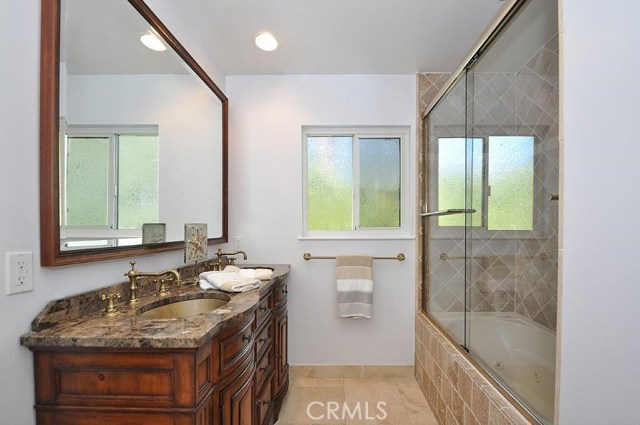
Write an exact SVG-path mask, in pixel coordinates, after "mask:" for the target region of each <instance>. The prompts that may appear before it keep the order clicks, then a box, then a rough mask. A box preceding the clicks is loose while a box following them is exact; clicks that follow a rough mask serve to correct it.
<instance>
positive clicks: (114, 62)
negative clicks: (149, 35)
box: [60, 0, 188, 75]
mask: <svg viewBox="0 0 640 425" xmlns="http://www.w3.org/2000/svg"><path fill="white" fill-rule="evenodd" d="M60 20H61V30H60V35H61V39H60V53H61V62H64V64H65V66H66V70H67V73H68V74H69V75H117V74H187V73H188V70H187V68H186V65H184V64H183V61H182V59H181V58H180V57H179V56H178V55H177V54H176V53H175V52H174V51H173V50H172V49H170V48H169V49H167V50H166V51H164V52H155V51H153V50H150V49H148V48H146V47H144V45H142V43H140V34H142V33H144V32H145V31H147V30H149V29H150V28H151V26H150V25H149V24H148V23H147V21H145V20H144V18H143V17H142V16H140V14H139V13H138V12H137V11H136V10H135V9H134V8H133V7H131V5H130V4H129V3H128V2H127V1H126V0H108V1H106V0H64V1H63V2H62V10H61V19H60ZM165 45H166V43H165Z"/></svg>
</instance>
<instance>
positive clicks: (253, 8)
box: [206, 0, 504, 75]
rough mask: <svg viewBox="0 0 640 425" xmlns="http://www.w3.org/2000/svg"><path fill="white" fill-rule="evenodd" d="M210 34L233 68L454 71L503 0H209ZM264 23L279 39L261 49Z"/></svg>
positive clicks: (226, 67)
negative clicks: (272, 46)
mask: <svg viewBox="0 0 640 425" xmlns="http://www.w3.org/2000/svg"><path fill="white" fill-rule="evenodd" d="M206 4H207V6H208V7H209V8H210V16H208V22H209V26H208V30H207V36H208V37H209V38H210V42H211V49H212V51H213V54H214V57H215V58H216V61H217V63H218V64H219V66H220V68H221V69H222V70H223V71H224V73H225V74H227V75H251V74H413V73H416V72H427V71H432V72H438V71H452V70H453V69H454V68H455V67H456V65H458V64H459V62H460V61H461V60H462V59H463V57H464V55H465V54H467V53H468V52H469V50H470V49H471V48H472V46H473V44H474V42H475V41H476V40H477V38H478V37H479V36H480V35H481V33H482V32H483V30H484V29H485V28H486V27H487V25H488V24H489V22H490V21H491V20H492V19H493V17H494V16H495V15H496V14H497V13H498V10H499V9H500V8H501V7H502V6H503V5H504V3H503V2H501V1H498V0H208V1H206ZM260 31H270V32H272V33H273V34H274V35H275V36H276V38H277V39H278V41H279V47H278V49H277V50H276V51H275V52H271V53H267V52H262V51H260V50H258V49H257V48H256V47H255V45H254V42H253V38H254V35H255V34H256V33H258V32H260Z"/></svg>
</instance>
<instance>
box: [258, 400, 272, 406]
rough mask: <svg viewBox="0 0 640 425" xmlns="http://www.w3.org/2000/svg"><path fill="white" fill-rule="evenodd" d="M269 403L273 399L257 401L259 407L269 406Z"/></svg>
mask: <svg viewBox="0 0 640 425" xmlns="http://www.w3.org/2000/svg"><path fill="white" fill-rule="evenodd" d="M269 404H271V400H258V401H257V402H256V406H258V407H261V406H268V405H269Z"/></svg>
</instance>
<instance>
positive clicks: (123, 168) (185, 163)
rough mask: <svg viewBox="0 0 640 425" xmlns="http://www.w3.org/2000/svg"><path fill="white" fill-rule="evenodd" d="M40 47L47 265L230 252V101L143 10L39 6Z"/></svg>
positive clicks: (97, 3)
mask: <svg viewBox="0 0 640 425" xmlns="http://www.w3.org/2000/svg"><path fill="white" fill-rule="evenodd" d="M143 42H144V43H145V44H143ZM41 43H42V44H41V87H40V91H41V93H40V227H41V262H42V265H43V266H59V265H65V264H74V263H82V262H89V261H97V260H105V259H111V258H120V257H127V256H139V255H145V254H150V253H157V252H163V251H170V250H176V249H181V248H183V246H184V240H183V238H184V225H185V223H206V224H207V229H208V231H207V236H208V240H209V244H214V243H222V242H226V241H227V221H228V218H227V167H228V165H227V164H228V162H227V144H228V140H227V138H228V137H227V132H228V129H227V128H228V127H227V114H228V103H227V102H228V101H227V97H226V96H225V95H224V93H223V92H222V91H221V90H220V89H219V88H218V86H217V85H216V84H215V83H214V82H213V81H212V80H211V78H210V77H209V76H208V75H207V74H206V72H205V71H204V70H203V69H202V68H201V67H200V65H199V64H198V63H197V62H196V61H195V60H194V59H193V57H192V56H191V55H190V54H189V53H188V52H187V51H186V50H185V48H184V47H183V46H182V45H181V44H180V43H179V42H178V40H177V39H176V38H175V37H174V36H173V35H172V34H171V32H170V31H169V30H168V29H167V27H166V26H165V25H164V24H163V23H162V22H161V21H160V19H158V17H157V16H156V15H155V14H154V13H153V12H152V11H151V9H150V8H149V7H148V6H147V5H146V4H145V2H144V1H143V0H42V36H41Z"/></svg>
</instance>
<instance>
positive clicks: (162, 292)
mask: <svg viewBox="0 0 640 425" xmlns="http://www.w3.org/2000/svg"><path fill="white" fill-rule="evenodd" d="M169 280H172V279H169ZM167 281H168V280H167V279H160V288H158V295H160V296H161V297H166V296H167V295H169V288H167Z"/></svg>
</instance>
